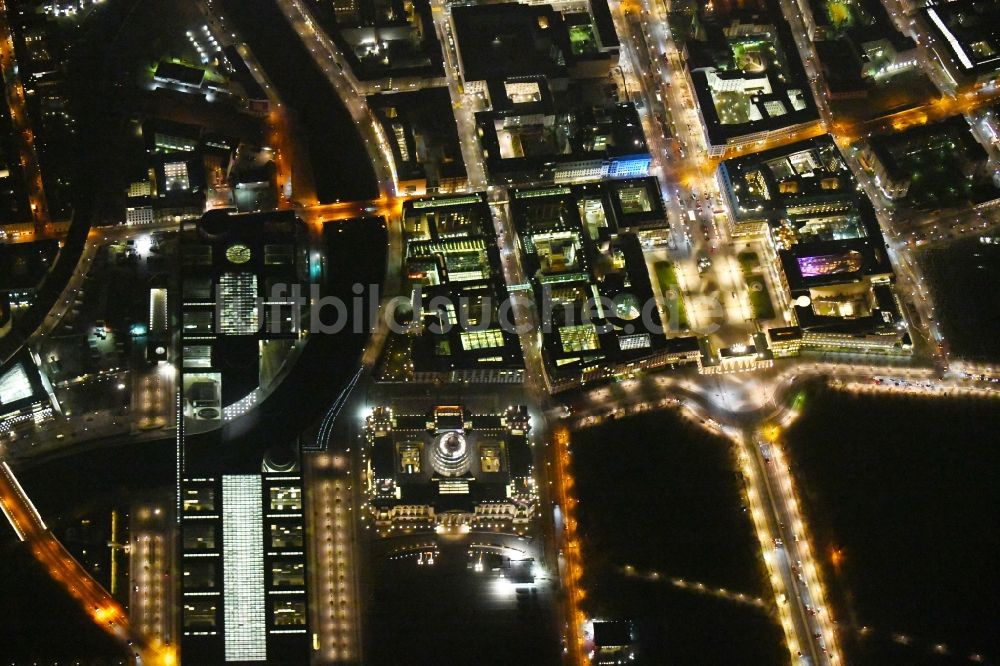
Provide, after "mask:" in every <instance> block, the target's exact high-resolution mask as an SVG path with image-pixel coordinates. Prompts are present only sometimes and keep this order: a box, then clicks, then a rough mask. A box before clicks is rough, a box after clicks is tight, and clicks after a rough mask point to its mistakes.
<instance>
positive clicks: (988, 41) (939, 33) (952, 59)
mask: <svg viewBox="0 0 1000 666" xmlns="http://www.w3.org/2000/svg"><path fill="white" fill-rule="evenodd" d="M920 14H921V16H922V17H923V18H924V22H925V23H926V25H927V26H928V28H929V29H930V31H931V34H932V35H933V36H934V37H935V41H936V42H937V44H939V45H941V47H942V48H941V49H940V50H939V51H938V55H939V56H940V57H942V58H943V59H947V60H948V61H949V63H948V64H951V65H953V66H957V69H959V70H960V71H961V72H963V73H964V74H966V75H968V76H974V77H988V76H991V75H993V74H994V73H996V72H998V71H1000V4H998V3H996V2H989V1H988V0H956V1H954V2H947V3H941V4H936V5H934V6H932V7H924V8H923V9H921V10H920Z"/></svg>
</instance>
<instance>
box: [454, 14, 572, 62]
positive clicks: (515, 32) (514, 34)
mask: <svg viewBox="0 0 1000 666" xmlns="http://www.w3.org/2000/svg"><path fill="white" fill-rule="evenodd" d="M451 17H452V23H453V24H454V26H455V38H456V41H457V46H458V51H459V57H460V59H461V68H462V75H463V77H464V79H465V80H466V81H487V80H492V79H507V78H512V77H523V76H539V75H540V76H545V77H549V78H552V77H560V76H565V75H566V65H567V59H568V54H570V53H571V48H570V43H569V33H568V31H567V28H566V24H565V22H564V21H563V16H562V14H561V13H560V12H558V11H556V10H555V9H553V8H552V7H551V6H549V5H524V4H520V3H503V4H495V5H477V6H457V7H455V8H454V9H452V13H451Z"/></svg>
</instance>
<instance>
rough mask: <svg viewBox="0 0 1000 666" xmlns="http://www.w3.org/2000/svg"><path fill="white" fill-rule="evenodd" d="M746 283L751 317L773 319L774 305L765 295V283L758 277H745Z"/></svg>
mask: <svg viewBox="0 0 1000 666" xmlns="http://www.w3.org/2000/svg"><path fill="white" fill-rule="evenodd" d="M746 281H747V292H748V293H749V294H750V307H751V308H753V316H754V317H756V318H757V319H774V304H773V303H771V297H770V295H768V293H767V282H765V281H764V278H763V277H762V276H760V275H747V276H746Z"/></svg>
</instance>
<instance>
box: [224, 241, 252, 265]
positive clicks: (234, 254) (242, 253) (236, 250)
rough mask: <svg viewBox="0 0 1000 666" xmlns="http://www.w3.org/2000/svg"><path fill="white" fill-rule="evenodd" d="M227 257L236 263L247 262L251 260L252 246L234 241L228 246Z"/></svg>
mask: <svg viewBox="0 0 1000 666" xmlns="http://www.w3.org/2000/svg"><path fill="white" fill-rule="evenodd" d="M226 259H228V260H229V261H231V262H232V263H234V264H245V263H247V262H248V261H250V248H248V247H247V246H246V245H243V244H241V243H234V244H233V245H230V246H229V247H228V248H226Z"/></svg>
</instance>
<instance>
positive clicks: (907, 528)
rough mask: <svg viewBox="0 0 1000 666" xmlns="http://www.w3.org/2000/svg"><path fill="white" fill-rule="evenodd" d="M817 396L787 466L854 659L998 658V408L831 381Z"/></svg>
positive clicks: (858, 664) (932, 665)
mask: <svg viewBox="0 0 1000 666" xmlns="http://www.w3.org/2000/svg"><path fill="white" fill-rule="evenodd" d="M806 402H807V403H808V404H807V405H806V408H805V410H804V412H803V414H802V417H801V418H800V419H799V420H797V421H796V422H795V423H794V424H793V426H792V427H791V428H790V429H789V430H788V450H789V456H790V464H791V466H792V470H793V472H794V473H795V477H796V479H797V480H798V481H799V484H800V487H801V492H802V495H803V505H804V507H803V508H804V510H805V515H806V518H807V519H808V520H809V523H811V526H810V527H811V531H812V533H813V538H814V540H815V546H814V549H813V551H814V552H815V553H816V554H817V559H818V560H819V562H818V563H819V564H820V566H821V567H822V570H823V574H824V576H825V578H826V586H827V590H828V593H829V594H830V600H831V603H832V604H833V612H834V618H835V619H836V620H837V623H838V626H839V627H840V631H841V634H842V636H843V637H844V641H843V642H844V648H845V651H846V654H845V655H844V656H845V659H844V663H847V664H851V665H852V666H890V665H897V664H899V665H902V664H905V665H906V666H969V665H970V664H973V663H983V664H996V663H997V657H998V656H1000V633H998V632H997V631H996V627H997V623H996V619H997V617H998V615H997V602H996V590H997V589H1000V587H998V585H1000V568H998V567H997V566H996V554H997V553H998V552H1000V533H998V532H997V530H996V525H998V524H1000V486H998V484H997V483H996V478H995V477H996V470H997V469H998V468H1000V448H998V447H997V446H996V432H997V428H1000V411H998V410H997V408H996V405H995V404H993V402H992V401H991V400H982V399H980V400H974V399H952V398H948V399H943V398H934V399H930V398H922V399H918V398H912V397H897V396H893V397H886V396H877V397H872V396H863V397H859V396H853V395H850V394H844V393H835V392H832V391H828V390H824V391H821V392H819V393H817V394H815V395H811V396H810V397H809V398H808V399H807V400H806ZM990 525H992V526H993V527H990ZM862 627H867V630H866V631H862V630H861V628H862ZM897 634H899V635H905V636H908V637H910V639H911V640H910V642H909V643H908V644H901V643H900V642H898V641H897V640H895V639H894V636H895V635H897ZM937 644H942V645H945V646H947V651H946V653H945V654H939V653H937V652H936V651H935V650H934V646H935V645H937ZM973 654H979V655H982V657H981V658H980V659H970V656H971V655H973Z"/></svg>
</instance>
